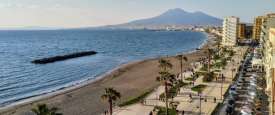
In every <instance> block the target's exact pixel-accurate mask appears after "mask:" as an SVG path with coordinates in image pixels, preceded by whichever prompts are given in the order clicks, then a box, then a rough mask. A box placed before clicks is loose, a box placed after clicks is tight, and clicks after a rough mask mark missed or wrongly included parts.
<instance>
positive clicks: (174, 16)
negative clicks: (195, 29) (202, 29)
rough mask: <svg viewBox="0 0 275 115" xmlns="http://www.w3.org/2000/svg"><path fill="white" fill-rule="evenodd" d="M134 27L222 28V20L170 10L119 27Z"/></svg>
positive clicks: (194, 13) (202, 14) (195, 13)
mask: <svg viewBox="0 0 275 115" xmlns="http://www.w3.org/2000/svg"><path fill="white" fill-rule="evenodd" d="M134 25H192V26H196V25H197V26H206V25H211V26H221V25H222V20H221V19H219V18H216V17H213V16H210V15H208V14H205V13H203V12H186V11H184V10H182V9H180V8H176V9H170V10H168V11H166V12H164V13H163V14H161V15H159V16H155V17H152V18H148V19H141V20H135V21H131V22H129V23H125V24H120V25H118V26H134Z"/></svg>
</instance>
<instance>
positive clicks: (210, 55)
mask: <svg viewBox="0 0 275 115" xmlns="http://www.w3.org/2000/svg"><path fill="white" fill-rule="evenodd" d="M207 54H208V64H207V73H210V64H211V57H212V54H214V50H213V49H210V48H208V49H207Z"/></svg>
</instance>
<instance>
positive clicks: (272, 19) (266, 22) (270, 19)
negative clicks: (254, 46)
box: [260, 14, 275, 92]
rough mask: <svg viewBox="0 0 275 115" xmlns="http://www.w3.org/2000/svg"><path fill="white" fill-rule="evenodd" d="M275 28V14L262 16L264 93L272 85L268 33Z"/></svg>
mask: <svg viewBox="0 0 275 115" xmlns="http://www.w3.org/2000/svg"><path fill="white" fill-rule="evenodd" d="M272 27H275V14H268V15H266V16H264V18H263V23H262V28H261V36H260V38H261V44H262V47H263V55H264V57H263V64H264V69H265V73H266V74H265V76H266V82H267V88H266V91H267V92H270V91H271V86H272V85H269V84H271V83H272V77H270V76H271V75H270V74H271V71H270V67H271V65H270V64H271V63H270V62H271V59H272V57H273V56H272V55H271V53H272V46H271V43H272V42H271V40H270V37H269V35H271V33H270V28H272Z"/></svg>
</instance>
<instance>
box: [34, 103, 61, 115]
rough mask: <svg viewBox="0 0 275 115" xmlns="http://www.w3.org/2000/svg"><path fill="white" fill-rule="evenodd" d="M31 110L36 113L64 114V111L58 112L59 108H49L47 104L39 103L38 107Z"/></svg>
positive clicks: (39, 114)
mask: <svg viewBox="0 0 275 115" xmlns="http://www.w3.org/2000/svg"><path fill="white" fill-rule="evenodd" d="M31 111H32V112H33V113H35V114H36V115H62V113H57V111H58V108H56V107H53V108H48V106H47V105H46V104H38V105H37V107H36V108H33V109H32V110H31Z"/></svg>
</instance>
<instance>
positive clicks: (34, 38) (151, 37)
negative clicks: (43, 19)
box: [0, 29, 207, 106]
mask: <svg viewBox="0 0 275 115" xmlns="http://www.w3.org/2000/svg"><path fill="white" fill-rule="evenodd" d="M206 40H207V34H205V33H201V32H192V31H150V30H84V29H83V30H39V31H38V30H36V31H24V30H22V31H19V30H18V31H17V30H11V31H4V30H1V31H0V106H6V105H9V104H12V103H15V102H18V101H22V100H25V99H28V98H30V97H35V96H39V95H43V94H47V93H50V92H55V91H59V90H61V89H64V88H67V87H72V86H75V85H76V84H81V83H84V82H86V81H91V80H95V79H97V78H98V77H99V76H101V75H103V74H104V73H106V72H108V71H111V70H112V69H114V68H116V67H118V66H120V65H122V64H125V63H129V62H132V61H140V60H144V59H149V58H157V57H163V56H167V55H168V56H171V55H177V54H182V53H188V52H192V51H195V50H196V48H198V47H201V46H202V45H203V44H204V43H205V42H206ZM91 50H93V51H96V52H98V54H96V55H91V56H85V57H80V58H74V59H69V60H65V61H59V62H55V63H49V64H43V65H39V64H33V63H31V61H32V60H35V59H40V58H46V57H51V56H57V55H65V54H69V53H75V52H82V51H91Z"/></svg>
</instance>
